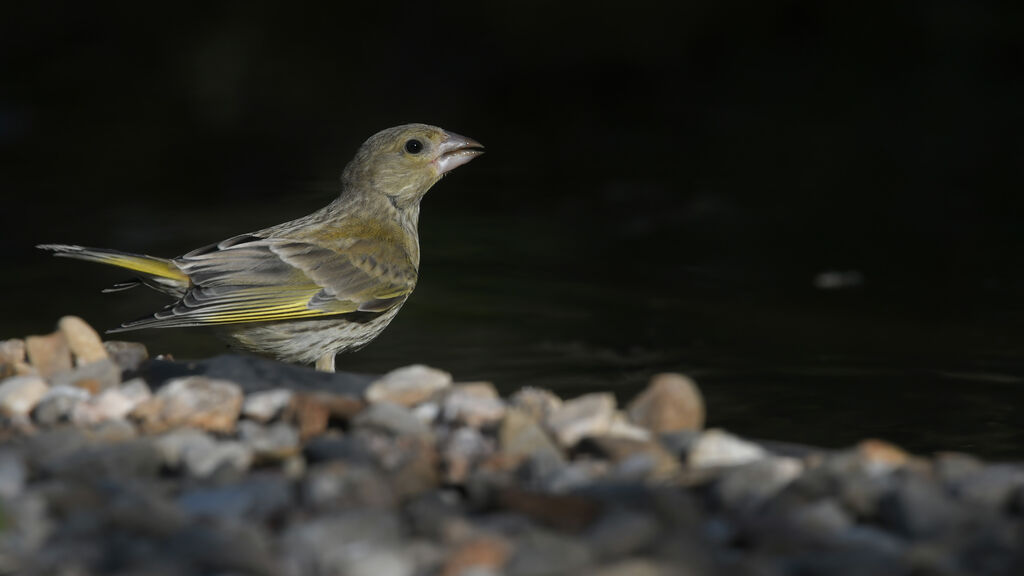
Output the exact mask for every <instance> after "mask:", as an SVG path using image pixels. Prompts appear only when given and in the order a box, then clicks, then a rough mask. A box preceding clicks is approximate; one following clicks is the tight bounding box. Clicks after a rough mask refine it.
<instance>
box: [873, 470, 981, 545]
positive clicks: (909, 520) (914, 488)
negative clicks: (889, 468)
mask: <svg viewBox="0 0 1024 576" xmlns="http://www.w3.org/2000/svg"><path fill="white" fill-rule="evenodd" d="M879 516H880V519H881V520H882V523H883V525H885V526H887V527H889V528H890V529H892V530H894V531H896V532H897V533H899V534H902V535H904V536H906V537H908V538H911V539H925V538H934V537H938V536H941V535H943V534H953V533H956V531H957V530H960V529H961V528H962V525H961V523H962V521H963V520H964V517H965V512H964V510H963V509H962V508H961V507H960V506H958V505H957V504H956V503H955V502H954V501H953V500H951V499H949V498H947V497H946V494H945V493H944V492H943V490H942V489H941V488H940V486H939V484H938V483H937V482H936V481H934V480H931V479H928V478H925V477H922V476H921V475H919V474H910V475H907V476H906V477H905V478H903V479H902V480H901V481H900V482H899V483H898V484H897V486H896V488H895V489H894V490H892V491H891V492H890V493H888V494H887V495H886V496H884V497H883V498H882V500H881V502H880V503H879Z"/></svg>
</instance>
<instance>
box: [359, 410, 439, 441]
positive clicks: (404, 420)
mask: <svg viewBox="0 0 1024 576" xmlns="http://www.w3.org/2000/svg"><path fill="white" fill-rule="evenodd" d="M352 424H353V425H354V426H356V427H357V428H370V429H373V430H380V431H384V432H388V433H390V434H396V435H407V436H417V437H424V438H426V437H432V436H433V434H432V432H431V430H430V428H429V427H428V426H427V425H426V424H424V423H423V422H422V421H420V419H419V418H416V416H414V415H413V414H412V412H410V411H409V410H408V409H407V408H405V407H403V406H400V405H398V404H392V403H390V402H379V403H375V404H371V405H370V406H369V407H367V408H366V410H363V411H362V412H360V413H359V414H357V415H356V417H355V418H354V419H353V420H352Z"/></svg>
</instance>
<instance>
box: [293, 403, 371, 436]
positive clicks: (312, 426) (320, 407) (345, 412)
mask: <svg viewBox="0 0 1024 576" xmlns="http://www.w3.org/2000/svg"><path fill="white" fill-rule="evenodd" d="M364 406H365V405H364V404H363V401H362V400H360V399H359V398H357V397H354V396H351V395H347V394H331V393H328V392H300V393H296V394H294V395H293V397H292V401H291V403H290V404H289V405H288V408H287V409H286V410H285V413H284V419H285V420H286V421H288V422H294V423H295V424H296V425H297V426H298V428H299V435H300V436H301V437H302V438H303V439H308V438H312V437H314V436H317V435H319V434H321V433H323V432H324V430H327V425H328V423H329V422H330V420H331V418H332V417H333V418H340V419H344V420H348V419H350V418H351V417H352V416H353V415H355V414H357V413H359V412H360V411H361V410H362V409H363V408H364Z"/></svg>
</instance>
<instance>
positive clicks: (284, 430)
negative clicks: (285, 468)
mask: <svg viewBox="0 0 1024 576" xmlns="http://www.w3.org/2000/svg"><path fill="white" fill-rule="evenodd" d="M238 437H239V439H240V440H241V441H242V443H244V444H245V445H246V446H248V447H249V448H250V449H251V450H252V452H253V454H254V455H255V457H256V459H257V460H270V461H278V460H284V459H285V458H288V457H289V456H294V455H296V454H298V453H299V451H300V445H299V431H298V430H297V429H296V428H295V427H294V426H291V425H289V424H286V423H284V422H277V423H274V424H271V425H269V426H265V425H262V424H259V423H256V422H252V421H249V420H243V421H241V422H239V423H238Z"/></svg>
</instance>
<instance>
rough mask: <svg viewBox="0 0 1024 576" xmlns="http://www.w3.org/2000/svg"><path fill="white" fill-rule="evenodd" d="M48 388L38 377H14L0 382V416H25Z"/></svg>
mask: <svg viewBox="0 0 1024 576" xmlns="http://www.w3.org/2000/svg"><path fill="white" fill-rule="evenodd" d="M49 389H50V387H49V385H47V384H46V381H45V380H43V379H42V378H40V377H38V376H15V377H13V378H8V379H6V380H4V381H3V382H0V414H3V415H4V416H13V415H18V416H26V415H28V413H29V412H31V411H32V409H33V408H35V407H36V405H37V404H38V403H39V402H40V401H41V400H42V399H43V397H45V396H46V393H47V391H49Z"/></svg>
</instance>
